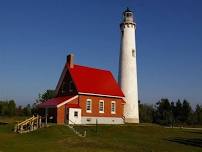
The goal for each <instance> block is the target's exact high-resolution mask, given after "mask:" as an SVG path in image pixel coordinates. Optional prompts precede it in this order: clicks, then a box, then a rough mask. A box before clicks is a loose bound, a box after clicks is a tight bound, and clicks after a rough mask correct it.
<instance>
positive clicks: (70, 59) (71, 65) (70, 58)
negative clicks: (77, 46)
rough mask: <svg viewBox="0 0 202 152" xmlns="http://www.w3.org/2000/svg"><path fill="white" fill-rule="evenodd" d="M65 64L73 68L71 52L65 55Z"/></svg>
mask: <svg viewBox="0 0 202 152" xmlns="http://www.w3.org/2000/svg"><path fill="white" fill-rule="evenodd" d="M67 65H68V67H69V68H74V55H73V54H69V55H68V56H67Z"/></svg>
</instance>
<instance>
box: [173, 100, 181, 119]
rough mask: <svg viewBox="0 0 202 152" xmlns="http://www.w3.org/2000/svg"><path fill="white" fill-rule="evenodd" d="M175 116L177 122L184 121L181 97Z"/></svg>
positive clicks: (177, 103)
mask: <svg viewBox="0 0 202 152" xmlns="http://www.w3.org/2000/svg"><path fill="white" fill-rule="evenodd" d="M174 117H175V120H176V122H181V121H182V103H181V101H180V100H179V99H178V100H177V102H176V106H175V111H174Z"/></svg>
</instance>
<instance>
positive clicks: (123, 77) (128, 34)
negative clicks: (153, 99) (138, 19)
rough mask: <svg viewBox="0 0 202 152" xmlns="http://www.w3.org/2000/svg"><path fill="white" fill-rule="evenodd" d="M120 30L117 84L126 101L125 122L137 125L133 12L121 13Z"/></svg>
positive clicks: (134, 24)
mask: <svg viewBox="0 0 202 152" xmlns="http://www.w3.org/2000/svg"><path fill="white" fill-rule="evenodd" d="M120 30H121V45H120V57H119V75H118V82H119V85H120V87H121V89H122V91H123V92H124V95H125V99H126V103H125V106H124V117H125V122H126V123H139V110H138V85H137V63H136V42H135V41H136V40H135V30H136V23H135V21H134V20H133V12H132V11H130V10H129V9H128V8H127V10H126V11H124V12H123V20H122V23H121V24H120Z"/></svg>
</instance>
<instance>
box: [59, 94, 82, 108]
mask: <svg viewBox="0 0 202 152" xmlns="http://www.w3.org/2000/svg"><path fill="white" fill-rule="evenodd" d="M76 98H78V95H76V96H73V97H72V98H70V99H68V100H66V101H64V102H62V103H60V104H58V105H57V108H59V107H61V106H63V105H64V104H66V103H68V102H70V101H72V100H74V99H76Z"/></svg>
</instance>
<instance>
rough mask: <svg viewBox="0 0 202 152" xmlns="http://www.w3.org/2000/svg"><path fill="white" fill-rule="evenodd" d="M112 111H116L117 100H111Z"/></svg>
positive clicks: (113, 112)
mask: <svg viewBox="0 0 202 152" xmlns="http://www.w3.org/2000/svg"><path fill="white" fill-rule="evenodd" d="M111 113H112V114H115V113H116V102H115V101H112V102H111Z"/></svg>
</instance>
